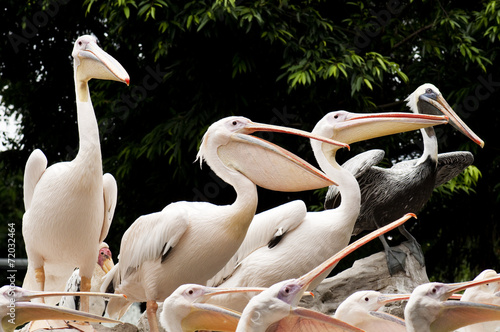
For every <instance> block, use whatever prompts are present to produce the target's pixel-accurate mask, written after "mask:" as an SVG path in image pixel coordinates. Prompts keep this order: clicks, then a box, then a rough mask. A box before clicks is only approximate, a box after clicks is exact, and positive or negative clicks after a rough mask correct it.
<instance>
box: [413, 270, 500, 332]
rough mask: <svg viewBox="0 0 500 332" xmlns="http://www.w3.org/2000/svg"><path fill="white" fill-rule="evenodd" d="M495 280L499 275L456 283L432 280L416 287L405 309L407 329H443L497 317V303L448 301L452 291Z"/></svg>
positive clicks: (433, 331)
mask: <svg viewBox="0 0 500 332" xmlns="http://www.w3.org/2000/svg"><path fill="white" fill-rule="evenodd" d="M498 281H500V276H497V277H495V278H489V279H483V280H474V281H469V282H462V283H455V284H442V283H437V282H433V283H428V284H423V285H420V286H418V287H416V288H415V289H414V290H413V292H412V293H411V296H410V300H409V301H408V303H407V305H406V308H405V322H406V329H407V331H408V332H417V331H418V332H446V331H454V330H456V329H458V328H460V327H463V326H467V325H471V324H476V323H481V322H486V321H492V320H500V306H496V305H488V304H480V303H473V302H465V301H447V299H448V298H450V296H451V295H452V294H453V293H456V292H458V291H461V290H463V289H466V288H468V287H473V286H477V285H480V284H483V283H490V282H498Z"/></svg>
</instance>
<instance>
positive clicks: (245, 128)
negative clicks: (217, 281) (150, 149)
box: [101, 117, 346, 330]
mask: <svg viewBox="0 0 500 332" xmlns="http://www.w3.org/2000/svg"><path fill="white" fill-rule="evenodd" d="M259 130H260V131H264V130H266V131H278V132H286V133H293V134H298V135H303V136H306V137H309V138H311V137H316V136H315V135H312V134H310V133H307V132H303V131H299V130H293V129H291V128H284V127H278V126H271V125H264V124H257V123H254V122H252V121H250V120H248V119H246V118H243V117H228V118H224V119H222V120H219V121H217V122H215V123H214V124H212V125H211V126H210V127H209V129H208V130H207V132H206V133H205V135H204V137H203V141H202V143H201V146H200V150H199V153H198V159H199V160H200V162H201V161H202V160H205V161H206V162H207V164H208V165H209V166H210V167H211V169H212V170H213V171H214V172H215V173H216V174H217V175H218V176H219V177H220V178H222V179H223V180H224V181H225V182H227V183H229V184H230V185H232V186H233V188H234V190H235V191H236V200H235V202H234V203H233V204H231V205H224V206H218V205H214V204H210V203H207V202H184V201H183V202H176V203H172V204H169V205H168V206H166V207H165V208H164V209H163V210H162V211H161V212H156V213H152V214H149V215H145V216H141V217H139V218H138V219H137V220H136V221H135V222H134V223H133V224H132V225H131V226H130V228H129V229H128V230H127V231H126V232H125V234H124V236H123V238H122V242H121V246H120V256H119V262H118V264H116V265H115V267H114V268H113V269H112V270H111V271H110V272H109V273H108V276H107V277H106V280H105V281H104V283H103V286H102V288H101V289H102V290H108V291H111V290H114V291H115V292H118V293H123V294H125V295H127V297H128V299H129V302H128V303H127V302H124V301H123V300H121V301H120V300H116V301H115V300H114V299H112V300H111V301H110V302H109V304H108V308H107V312H108V314H109V315H110V317H120V316H121V315H122V314H123V313H124V311H125V310H126V308H127V307H128V305H129V304H130V303H132V302H134V301H141V302H142V301H147V307H148V308H147V312H148V320H149V323H150V326H151V328H152V330H156V329H157V326H155V325H156V317H155V316H156V307H157V303H156V302H157V301H159V302H162V301H164V300H165V299H166V298H167V297H168V296H169V295H170V294H172V292H173V291H175V289H176V288H177V287H179V286H180V285H182V284H185V283H194V284H205V283H206V281H207V280H208V279H209V278H210V277H212V276H213V275H214V274H215V273H217V271H219V270H220V269H221V268H222V267H223V266H224V265H225V264H226V263H227V261H228V260H229V259H230V258H231V256H232V255H233V254H234V253H235V252H236V250H237V249H238V247H239V246H240V244H241V242H242V241H243V239H244V237H245V234H246V231H247V229H248V226H249V225H250V222H251V221H252V218H253V216H254V214H255V211H256V208H257V188H256V184H257V185H260V186H262V187H264V188H268V189H271V190H280V191H300V190H309V189H313V188H320V187H321V186H323V185H324V184H325V183H334V182H333V181H331V180H330V179H329V178H328V177H326V176H325V175H324V174H323V173H322V172H321V171H319V170H317V169H315V168H314V167H313V166H312V165H309V164H307V163H306V162H305V161H303V160H301V159H300V158H298V157H297V156H295V155H293V154H291V153H290V152H288V151H286V150H284V149H282V148H280V147H278V146H276V145H274V144H271V143H269V142H267V141H265V140H262V139H259V138H257V137H255V136H251V135H249V134H250V133H253V132H255V131H259ZM317 139H320V140H323V141H328V142H331V143H333V144H339V145H341V146H346V145H345V144H341V143H337V142H334V141H331V140H328V139H325V138H323V137H317ZM329 185H330V184H329ZM152 324H153V325H152Z"/></svg>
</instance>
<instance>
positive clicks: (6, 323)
mask: <svg viewBox="0 0 500 332" xmlns="http://www.w3.org/2000/svg"><path fill="white" fill-rule="evenodd" d="M61 295H79V296H106V297H109V296H110V295H111V296H113V297H115V296H119V297H122V295H118V294H103V293H89V292H85V293H84V292H80V293H67V292H34V291H29V290H26V289H22V288H20V287H13V286H3V287H1V288H0V317H1V318H0V319H1V321H2V324H1V325H0V332H12V331H14V329H15V328H16V327H17V326H19V325H21V324H24V323H27V322H29V321H34V320H45V319H64V320H79V321H85V322H107V323H120V322H119V321H116V320H114V319H110V318H104V317H101V316H97V315H94V314H89V313H86V312H82V311H76V310H72V309H68V308H61V307H56V306H52V305H48V304H45V303H32V302H29V301H30V300H31V299H35V298H40V297H52V296H61Z"/></svg>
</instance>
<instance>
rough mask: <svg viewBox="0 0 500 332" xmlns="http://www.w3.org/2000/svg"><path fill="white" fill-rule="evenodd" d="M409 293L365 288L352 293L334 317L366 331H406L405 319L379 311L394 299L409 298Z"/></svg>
mask: <svg viewBox="0 0 500 332" xmlns="http://www.w3.org/2000/svg"><path fill="white" fill-rule="evenodd" d="M409 297H410V295H409V294H382V293H380V292H376V291H371V290H363V291H358V292H355V293H353V294H351V295H350V296H349V297H348V298H347V299H345V300H344V301H343V302H342V303H341V304H340V305H339V307H338V308H337V310H335V314H334V316H333V317H334V318H337V319H340V320H341V321H344V322H346V323H349V324H351V325H353V326H356V327H358V328H360V329H363V330H364V331H366V332H378V331H385V332H406V325H405V322H404V320H403V319H401V318H399V317H396V316H393V315H390V314H387V313H385V312H381V311H378V310H379V309H380V308H382V307H383V306H384V305H385V304H387V303H389V302H393V301H400V300H408V298H409Z"/></svg>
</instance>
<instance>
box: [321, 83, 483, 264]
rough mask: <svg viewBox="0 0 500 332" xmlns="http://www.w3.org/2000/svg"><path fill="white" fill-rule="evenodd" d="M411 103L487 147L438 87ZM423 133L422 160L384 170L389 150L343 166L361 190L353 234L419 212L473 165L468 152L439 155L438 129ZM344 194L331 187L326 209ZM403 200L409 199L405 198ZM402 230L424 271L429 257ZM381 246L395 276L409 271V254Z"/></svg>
mask: <svg viewBox="0 0 500 332" xmlns="http://www.w3.org/2000/svg"><path fill="white" fill-rule="evenodd" d="M406 101H407V104H408V107H410V109H411V111H412V112H413V113H415V114H444V115H446V116H448V117H449V120H450V123H451V124H452V125H453V126H454V127H455V128H457V129H458V130H459V131H460V132H462V133H463V134H464V135H466V136H467V137H469V138H470V139H471V140H472V141H473V142H475V143H477V144H479V145H480V146H481V147H483V146H484V142H483V141H482V140H481V139H480V138H479V137H478V136H477V135H476V134H474V132H473V131H472V130H470V129H469V127H467V125H466V124H465V123H464V122H463V121H462V120H461V119H460V118H459V117H458V115H457V114H455V112H454V111H453V110H452V108H451V107H450V106H449V105H448V103H447V102H446V100H445V99H444V98H443V96H442V95H441V92H439V90H438V89H437V88H436V87H435V86H434V85H432V84H428V83H427V84H423V85H421V86H420V87H418V88H417V89H416V90H415V92H413V93H412V94H411V95H410V96H409V97H408V98H407V99H406ZM420 131H421V133H422V138H423V143H424V151H423V153H422V156H421V157H420V158H419V159H414V160H409V161H403V162H400V163H397V164H395V165H394V166H392V167H391V168H381V167H377V166H374V165H376V164H378V163H379V162H380V161H381V160H382V158H383V157H384V151H383V150H370V151H367V152H365V153H361V154H359V155H356V156H355V157H353V158H351V159H350V160H348V161H347V162H345V163H344V164H343V165H342V167H343V168H345V169H347V170H349V171H350V172H351V173H352V174H354V175H355V176H356V179H357V181H358V183H359V187H360V188H361V202H362V205H361V211H360V213H359V216H358V220H357V221H356V224H355V226H354V231H353V235H358V234H359V233H361V232H363V231H371V230H373V229H376V228H377V227H380V226H383V225H385V224H387V223H389V222H391V221H392V220H394V219H395V218H397V216H400V215H402V214H404V213H406V212H409V211H412V212H418V211H420V210H421V209H422V208H423V206H424V205H425V203H426V202H427V201H428V200H429V198H430V196H431V194H432V191H433V190H434V188H436V187H438V186H440V185H441V184H443V183H445V182H447V181H448V180H450V179H452V178H454V177H455V176H457V175H458V174H460V173H461V172H462V171H463V170H464V169H465V168H466V167H467V166H469V165H470V164H472V162H473V161H474V157H473V155H472V153H470V152H468V151H463V152H459V151H457V152H451V153H442V154H439V155H438V143H437V138H436V134H435V132H434V129H433V128H432V127H428V128H424V129H420ZM347 143H348V142H347ZM339 190H340V187H339V188H336V187H330V189H329V191H328V193H327V196H326V199H325V208H327V209H329V208H334V207H336V206H337V205H338V202H339V199H340V196H343V193H339ZM402 197H404V198H405V199H401V198H402ZM399 231H400V232H401V234H403V235H404V236H405V237H406V238H407V239H408V240H409V242H406V243H405V244H407V246H408V248H409V249H410V250H411V252H412V253H413V254H414V256H415V258H417V259H418V260H419V262H420V263H421V264H422V266H423V265H424V257H423V254H422V251H421V249H420V245H419V244H418V242H417V241H416V240H415V238H414V237H413V236H412V235H411V234H410V233H409V232H408V231H407V230H406V229H405V228H404V227H401V228H400V229H399ZM381 241H382V243H383V245H384V249H385V252H386V254H387V263H388V267H389V271H390V273H391V274H394V273H396V272H397V271H399V270H404V268H405V260H406V253H405V252H402V251H400V250H397V249H391V248H390V247H389V245H388V244H387V241H386V240H385V238H384V237H381Z"/></svg>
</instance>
